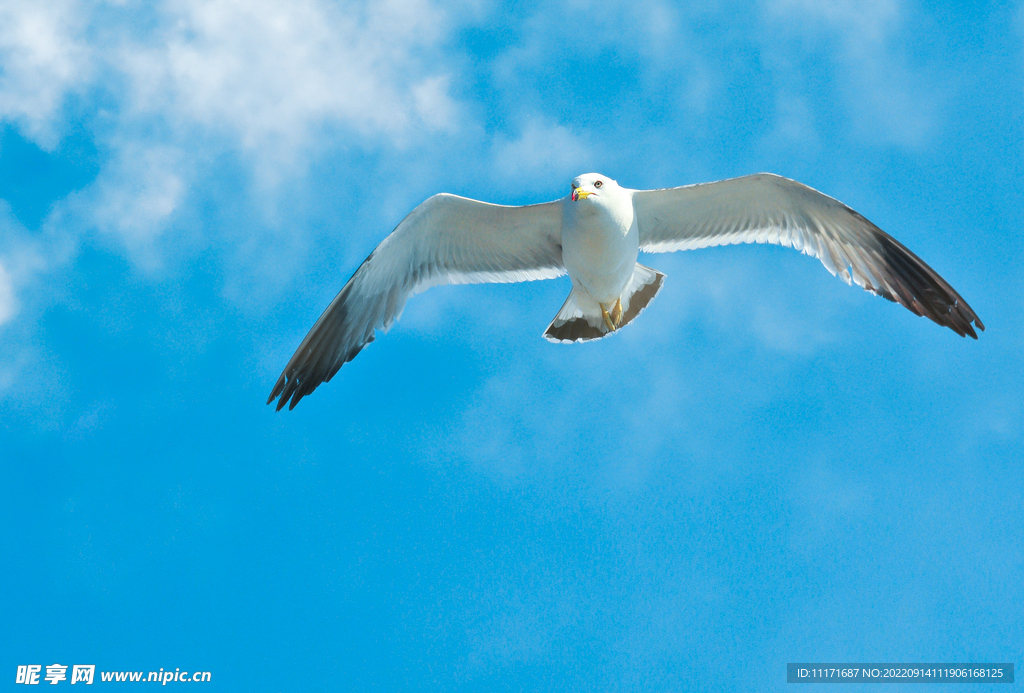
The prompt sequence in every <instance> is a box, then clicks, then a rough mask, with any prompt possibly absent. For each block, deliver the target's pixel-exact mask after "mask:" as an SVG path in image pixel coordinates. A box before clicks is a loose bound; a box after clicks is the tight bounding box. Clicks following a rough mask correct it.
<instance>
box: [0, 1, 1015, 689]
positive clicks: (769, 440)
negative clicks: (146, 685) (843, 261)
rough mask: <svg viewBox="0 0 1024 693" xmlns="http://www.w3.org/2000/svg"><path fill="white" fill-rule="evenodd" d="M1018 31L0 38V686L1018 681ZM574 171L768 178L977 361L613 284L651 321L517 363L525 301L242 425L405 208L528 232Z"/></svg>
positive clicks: (589, 27) (792, 294) (902, 22)
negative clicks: (904, 256) (635, 296)
mask: <svg viewBox="0 0 1024 693" xmlns="http://www.w3.org/2000/svg"><path fill="white" fill-rule="evenodd" d="M1022 39H1024V8H1022V6H1021V5H1019V4H1017V5H1012V4H1006V3H993V4H988V5H986V4H977V3H964V4H958V3H927V4H923V3H915V2H912V1H911V0H867V1H865V2H855V1H853V0H840V1H838V2H834V3H821V2H817V1H815V2H811V1H809V0H762V1H760V2H740V3H718V2H711V3H704V4H701V5H700V6H698V7H694V8H688V9H687V8H681V7H677V6H675V5H673V4H670V3H661V2H655V1H641V2H629V3H615V2H602V3H596V4H595V3H584V2H566V3H512V4H506V3H491V2H487V1H486V0H479V1H473V0H467V1H466V2H448V3H435V2H431V1H430V0H412V1H410V2H374V3H359V2H346V3H326V2H321V1H319V0H305V1H300V2H296V3H289V4H287V6H284V4H282V3H273V2H266V1H263V0H249V1H247V2H234V1H231V0H179V1H175V0H166V1H161V2H156V3H140V2H132V1H131V0H129V1H127V2H109V3H85V2H78V1H76V0H36V1H35V2H31V3H29V2H4V3H0V350H2V352H0V450H2V453H0V458H2V465H3V466H2V470H3V483H2V484H0V499H2V502H0V518H2V521H0V526H2V527H3V531H2V532H0V555H2V556H3V558H2V559H0V561H2V562H0V575H3V579H2V584H3V590H2V592H3V608H2V609H0V652H2V653H3V657H2V659H3V663H2V666H3V668H4V671H5V672H6V673H3V676H5V677H6V676H11V677H13V676H14V673H15V669H16V666H17V665H19V664H31V663H39V664H52V663H54V662H59V663H64V664H73V663H94V664H96V665H97V668H98V669H99V670H147V671H148V670H153V669H157V668H159V667H164V668H169V669H173V668H175V667H179V668H183V669H190V670H208V671H211V672H212V678H213V681H212V683H210V684H205V685H204V689H205V688H208V689H210V690H309V689H318V690H319V689H325V688H336V689H340V690H410V691H412V690H451V691H474V690H481V691H495V690H517V691H518V690H606V691H617V690H621V691H631V690H651V691H657V690H714V691H718V690H780V689H783V688H785V686H786V684H785V665H786V663H787V662H791V661H848V662H849V661H853V662H856V661H864V662H870V661H875V662H885V661H889V662H899V661H904V662H929V661H931V662H971V661H978V662H1016V663H1017V664H1018V666H1019V665H1020V664H1021V661H1022V658H1021V644H1022V643H1024V625H1022V624H1024V618H1022V616H1024V614H1022V608H1021V604H1022V603H1024V593H1022V587H1021V585H1024V552H1022V548H1021V544H1020V537H1021V525H1022V513H1024V490H1022V488H1024V487H1022V483H1021V479H1022V473H1024V426H1022V421H1024V404H1022V403H1024V375H1022V373H1024V368H1022V367H1021V353H1022V350H1024V319H1022V317H1021V316H1022V308H1024V305H1022V304H1024V279H1022V276H1021V272H1020V266H1021V258H1022V256H1024V252H1022V251H1024V235H1022V234H1021V230H1020V209H1021V208H1022V206H1024V199H1022V193H1021V186H1020V180H1021V163H1022V153H1024V144H1022V142H1024V123H1022V120H1021V117H1020V114H1021V113H1022V112H1024V79H1022V78H1024V50H1022V47H1024V46H1022V43H1024V41H1022ZM593 170H596V171H600V172H602V173H604V174H606V175H609V176H611V177H613V178H615V179H617V180H618V181H619V182H620V183H621V184H622V185H624V186H627V187H633V188H652V187H665V186H672V185H682V184H687V183H696V182H702V181H708V180H715V179H719V178H726V177H730V176H736V175H743V174H747V173H753V172H757V171H771V172H774V173H779V174H782V175H785V176H789V177H792V178H796V179H799V180H801V181H803V182H805V183H807V184H809V185H811V186H813V187H815V188H817V189H819V190H822V191H824V192H826V193H828V194H831V195H833V196H835V197H837V198H839V199H841V200H843V201H844V202H846V203H847V204H849V205H851V206H852V207H854V208H855V209H857V210H858V211H859V212H861V213H862V214H864V215H865V216H867V217H868V218H869V219H871V220H872V221H874V222H875V223H877V224H878V225H879V226H881V227H882V228H883V229H885V230H887V231H888V232H889V233H891V234H892V235H894V236H895V237H896V238H898V239H899V240H900V241H901V242H903V243H904V244H905V245H907V246H909V247H910V248H911V249H912V250H914V251H915V252H916V253H917V254H919V255H920V256H921V257H922V258H924V259H925V260H926V261H927V262H928V263H929V264H931V265H932V266H933V267H934V268H935V269H936V270H937V271H938V272H939V273H941V274H942V275H943V276H944V277H945V278H946V279H947V280H948V281H949V282H950V283H951V284H952V285H953V286H954V287H955V288H956V289H957V290H958V291H959V292H960V293H961V294H963V296H964V297H965V298H966V299H967V300H968V301H969V302H970V304H971V306H972V307H973V308H974V309H975V310H976V311H977V313H978V315H979V316H980V317H981V318H982V320H983V321H984V323H985V325H986V327H987V328H988V329H987V331H986V332H985V333H984V334H982V335H981V338H980V340H979V341H977V342H975V341H973V340H970V339H967V340H965V339H960V338H959V337H957V336H956V335H955V334H953V333H952V332H951V331H949V330H944V329H942V328H939V327H937V326H936V325H934V324H932V323H930V322H929V321H927V320H925V319H923V318H918V317H916V316H914V315H912V314H911V313H909V312H908V311H906V310H904V309H902V308H900V307H898V306H895V305H893V304H890V303H888V302H886V301H883V300H881V299H878V298H875V297H873V296H870V295H869V294H867V293H865V292H863V291H860V290H859V289H856V288H855V287H854V288H851V287H848V286H846V285H844V284H843V283H842V282H839V281H837V280H836V279H834V278H833V277H831V276H830V275H829V274H828V273H827V272H826V271H825V270H824V269H823V268H822V267H821V265H820V264H819V263H818V262H817V261H815V260H812V259H810V258H807V257H804V256H802V255H800V254H798V253H795V252H793V251H792V250H786V249H781V248H774V247H765V246H753V247H750V246H743V247H731V248H719V249H710V250H704V251H697V252H689V253H675V254H671V255H658V256H644V257H642V258H641V261H642V262H644V263H645V264H649V265H651V266H653V267H655V268H657V269H659V270H660V271H662V272H664V273H665V274H666V275H667V277H668V278H667V280H666V284H665V288H664V290H663V291H662V293H661V294H660V295H659V297H658V299H657V300H656V301H655V302H654V303H653V304H652V306H651V307H650V309H649V310H648V311H647V312H645V313H644V315H643V316H641V318H639V319H638V320H637V321H636V322H635V323H633V324H632V325H630V326H629V327H628V328H627V329H625V330H623V332H622V333H621V334H619V335H617V336H616V337H614V338H612V339H607V340H603V341H601V342H598V343H594V344H589V345H575V346H562V345H552V344H549V343H547V342H545V341H544V340H543V339H541V337H540V335H541V333H542V331H543V330H544V328H545V327H546V326H547V324H548V322H549V321H550V319H551V318H552V317H553V316H554V314H555V312H556V311H557V310H558V308H559V306H560V305H561V303H562V301H563V300H564V298H565V296H566V294H567V293H568V290H569V284H568V280H566V279H564V278H563V279H561V280H554V281H547V282H534V283H530V284H521V285H500V286H469V287H466V286H462V287H441V288H437V289H432V290H430V291H428V292H427V293H425V294H422V295H419V296H417V297H415V298H414V299H412V300H411V301H410V302H409V304H408V306H407V308H406V311H405V314H404V316H403V318H402V321H401V322H400V323H398V324H397V325H396V326H395V327H394V328H393V329H392V330H391V331H390V333H389V334H387V335H386V336H384V337H381V338H379V339H378V340H377V341H376V342H375V343H374V344H373V345H372V346H370V347H369V348H367V349H366V350H365V351H364V352H363V353H362V354H360V355H359V357H358V358H357V359H356V360H355V361H353V362H352V363H351V364H348V365H347V366H345V368H343V369H342V370H341V372H340V373H339V374H338V375H337V376H336V377H335V378H334V380H333V381H332V382H331V383H329V384H327V385H325V386H322V387H321V388H320V389H318V390H317V392H316V393H315V394H314V395H313V396H311V397H309V398H307V399H305V400H303V402H302V403H301V405H300V406H299V407H298V408H297V409H296V410H295V411H293V412H290V413H289V412H287V411H286V412H281V413H275V412H274V410H273V408H272V407H267V406H265V404H264V402H265V401H266V397H267V395H268V394H269V391H270V389H271V387H272V385H273V383H274V381H275V380H276V378H277V376H278V374H279V373H280V370H281V368H282V367H283V366H284V364H285V362H286V361H287V359H288V357H289V356H290V355H291V353H292V351H293V349H294V348H295V347H296V345H297V344H298V342H299V341H300V340H301V338H302V336H303V335H304V334H305V332H306V330H307V329H308V328H309V327H310V325H311V324H312V323H313V321H314V320H315V319H316V317H317V316H318V315H319V314H320V312H321V311H322V309H323V308H324V307H325V306H326V305H327V303H328V302H329V301H330V299H331V298H332V297H333V296H334V294H335V293H336V292H337V291H338V290H339V289H340V287H341V286H342V284H343V283H344V281H345V280H346V279H347V277H348V276H349V274H350V273H351V272H352V271H353V270H354V269H355V268H356V267H357V266H358V263H359V261H360V260H361V259H362V258H363V257H365V256H366V255H367V254H368V253H369V252H370V251H371V250H372V249H373V248H374V246H375V245H376V244H377V243H378V242H379V241H380V240H381V239H382V238H383V237H384V236H385V235H386V234H387V233H388V232H389V231H390V230H391V229H392V228H393V227H394V226H395V224H396V223H397V222H398V221H399V220H401V218H402V217H403V216H404V215H405V214H406V213H407V212H408V211H409V210H410V209H411V208H412V207H413V206H415V205H416V204H417V203H418V202H420V201H421V200H422V199H424V198H425V197H427V196H429V195H431V194H433V193H436V192H441V191H447V192H452V193H457V194H461V195H466V196H470V197H475V198H478V199H485V200H489V201H494V202H502V203H508V204H525V203H533V202H541V201H546V200H550V199H554V198H556V197H561V196H563V195H564V194H566V191H567V187H568V184H569V181H570V179H571V178H572V177H573V176H574V175H577V174H579V173H582V172H586V171H593ZM485 307H486V310H484V308H485ZM10 680H13V678H12V679H10ZM64 685H67V683H66V682H65V684H64ZM853 688H856V686H854V687H853ZM939 688H940V689H941V686H940V687H939ZM979 688H982V689H984V687H982V686H979ZM915 690H916V689H915ZM998 690H1002V689H998Z"/></svg>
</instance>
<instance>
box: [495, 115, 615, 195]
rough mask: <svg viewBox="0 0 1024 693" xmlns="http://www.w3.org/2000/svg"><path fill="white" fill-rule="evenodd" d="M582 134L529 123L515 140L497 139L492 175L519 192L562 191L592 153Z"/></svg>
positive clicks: (551, 125)
mask: <svg viewBox="0 0 1024 693" xmlns="http://www.w3.org/2000/svg"><path fill="white" fill-rule="evenodd" d="M585 137H586V135H585V134H584V133H576V132H573V131H572V130H570V129H569V128H567V127H565V126H564V125H557V124H552V123H538V122H536V121H533V120H531V121H528V122H527V123H526V125H525V127H524V128H523V130H522V133H521V134H520V135H519V137H517V138H516V139H507V138H504V137H500V136H499V137H498V138H496V141H495V144H494V154H493V161H494V171H495V175H496V176H497V178H498V179H499V180H514V181H516V186H517V189H518V190H531V191H532V190H537V189H543V190H552V191H555V190H562V189H563V188H564V187H566V186H567V185H568V184H569V181H570V180H571V179H572V177H573V176H575V175H578V174H580V173H584V171H583V170H582V169H581V166H584V165H585V164H586V163H587V162H588V161H592V160H593V159H594V156H595V153H594V152H593V151H592V150H591V145H590V144H589V143H588V142H587V141H586V139H585Z"/></svg>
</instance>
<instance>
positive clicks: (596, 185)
mask: <svg viewBox="0 0 1024 693" xmlns="http://www.w3.org/2000/svg"><path fill="white" fill-rule="evenodd" d="M601 185H602V183H601V181H597V182H596V183H594V187H595V188H600V187H601Z"/></svg>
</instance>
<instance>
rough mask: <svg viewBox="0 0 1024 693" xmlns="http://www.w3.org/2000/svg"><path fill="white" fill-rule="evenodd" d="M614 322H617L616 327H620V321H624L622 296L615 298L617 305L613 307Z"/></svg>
mask: <svg viewBox="0 0 1024 693" xmlns="http://www.w3.org/2000/svg"><path fill="white" fill-rule="evenodd" d="M612 322H614V323H615V327H618V326H619V323H620V322H622V299H621V298H617V299H615V307H614V308H612Z"/></svg>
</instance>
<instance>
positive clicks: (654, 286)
mask: <svg viewBox="0 0 1024 693" xmlns="http://www.w3.org/2000/svg"><path fill="white" fill-rule="evenodd" d="M664 283H665V275H664V274H662V273H661V272H659V271H657V270H653V269H651V268H650V267H645V266H644V265H641V264H640V263H639V262H638V263H636V268H634V270H633V278H632V279H631V280H630V281H629V284H628V285H627V286H626V289H625V291H623V292H622V296H621V298H620V299H619V300H620V301H621V302H622V320H621V321H620V322H619V325H618V327H616V330H619V329H622V328H623V327H625V326H626V325H628V324H629V323H631V322H632V321H633V318H635V317H636V316H638V315H640V313H642V312H643V310H644V308H646V307H647V304H648V303H650V302H651V300H652V299H653V298H654V297H655V296H657V295H658V292H659V291H661V286H662V284H664ZM585 303H587V304H589V303H593V304H594V305H595V306H597V304H596V303H595V302H594V301H593V299H590V300H587V301H585ZM613 331H615V330H610V329H608V326H607V325H606V324H605V322H604V317H603V316H602V314H601V310H600V306H597V308H596V310H594V309H588V310H584V309H583V308H581V307H580V302H579V301H578V300H577V297H576V290H575V289H573V290H572V291H571V292H570V293H569V298H567V299H565V303H564V304H562V309H561V310H559V311H558V315H556V316H555V319H554V320H552V321H551V324H550V325H548V329H547V330H545V332H544V339H546V340H548V341H549V342H564V343H569V342H588V341H590V340H591V339H601V338H602V337H607V336H608V335H610V334H611V333H612V332H613Z"/></svg>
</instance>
